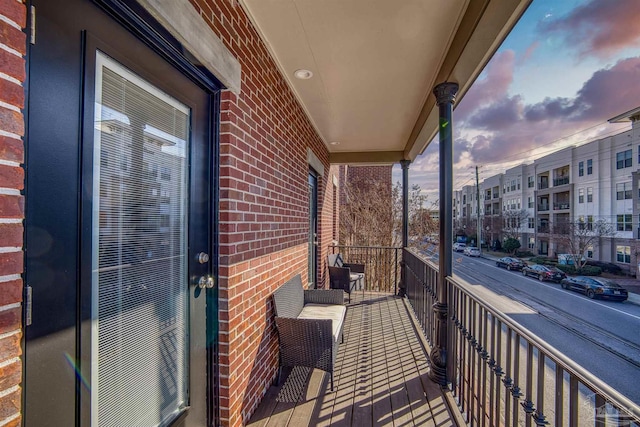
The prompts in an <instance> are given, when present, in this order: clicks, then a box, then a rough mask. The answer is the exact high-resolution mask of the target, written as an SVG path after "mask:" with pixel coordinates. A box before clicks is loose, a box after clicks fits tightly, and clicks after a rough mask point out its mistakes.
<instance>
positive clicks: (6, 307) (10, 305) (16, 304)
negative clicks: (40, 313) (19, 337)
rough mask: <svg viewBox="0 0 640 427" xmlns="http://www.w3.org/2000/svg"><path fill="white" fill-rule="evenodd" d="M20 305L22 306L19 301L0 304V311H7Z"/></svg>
mask: <svg viewBox="0 0 640 427" xmlns="http://www.w3.org/2000/svg"><path fill="white" fill-rule="evenodd" d="M20 307H22V303H21V302H14V303H13V304H7V305H3V306H0V313H1V312H3V311H9V310H12V309H14V308H20ZM1 337H2V336H0V338H1Z"/></svg>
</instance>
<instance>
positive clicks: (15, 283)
mask: <svg viewBox="0 0 640 427" xmlns="http://www.w3.org/2000/svg"><path fill="white" fill-rule="evenodd" d="M17 302H22V280H11V281H9V282H2V283H0V307H1V306H3V305H7V304H15V303H17Z"/></svg>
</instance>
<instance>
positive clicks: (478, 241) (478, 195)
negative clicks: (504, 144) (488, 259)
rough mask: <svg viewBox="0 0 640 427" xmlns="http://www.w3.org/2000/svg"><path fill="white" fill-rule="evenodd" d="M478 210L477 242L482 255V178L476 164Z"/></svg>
mask: <svg viewBox="0 0 640 427" xmlns="http://www.w3.org/2000/svg"><path fill="white" fill-rule="evenodd" d="M476 211H477V214H478V223H477V227H478V231H476V244H477V245H478V250H479V251H480V255H482V224H480V179H479V177H478V166H477V165H476Z"/></svg>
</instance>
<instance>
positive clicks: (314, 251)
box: [309, 168, 319, 288]
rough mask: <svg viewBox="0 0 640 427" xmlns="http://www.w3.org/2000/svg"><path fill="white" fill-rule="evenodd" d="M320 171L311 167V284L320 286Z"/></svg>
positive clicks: (314, 286) (313, 286)
mask: <svg viewBox="0 0 640 427" xmlns="http://www.w3.org/2000/svg"><path fill="white" fill-rule="evenodd" d="M318 185H319V179H318V173H317V172H316V171H315V170H313V169H311V168H310V169H309V189H310V190H311V192H310V194H309V286H311V287H312V288H316V287H318V264H319V263H318Z"/></svg>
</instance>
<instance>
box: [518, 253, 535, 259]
mask: <svg viewBox="0 0 640 427" xmlns="http://www.w3.org/2000/svg"><path fill="white" fill-rule="evenodd" d="M516 256H518V257H520V258H528V257H531V256H533V252H531V251H517V252H516Z"/></svg>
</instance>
